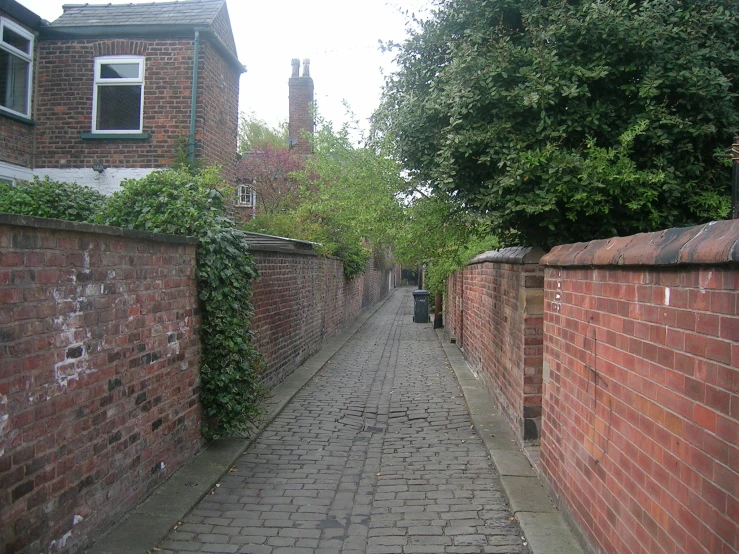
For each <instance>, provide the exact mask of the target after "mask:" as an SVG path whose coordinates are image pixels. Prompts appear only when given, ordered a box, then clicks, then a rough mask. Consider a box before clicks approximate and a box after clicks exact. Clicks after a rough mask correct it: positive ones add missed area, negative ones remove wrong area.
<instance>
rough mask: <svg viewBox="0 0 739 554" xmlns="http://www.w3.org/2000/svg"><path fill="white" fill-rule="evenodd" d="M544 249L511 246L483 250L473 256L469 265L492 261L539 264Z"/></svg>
mask: <svg viewBox="0 0 739 554" xmlns="http://www.w3.org/2000/svg"><path fill="white" fill-rule="evenodd" d="M543 255H544V251H543V250H542V249H541V248H539V247H538V246H535V247H533V248H532V247H530V246H511V247H508V248H501V249H500V250H490V251H488V252H483V253H482V254H478V255H477V256H475V257H474V258H472V259H471V260H470V261H469V262H467V265H475V264H484V263H487V262H491V263H502V264H522V265H523V264H538V263H539V260H540V259H541V257H542V256H543Z"/></svg>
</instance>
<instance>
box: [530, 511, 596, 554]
mask: <svg viewBox="0 0 739 554" xmlns="http://www.w3.org/2000/svg"><path fill="white" fill-rule="evenodd" d="M516 517H518V520H519V521H520V522H521V527H522V528H523V529H525V533H526V538H527V539H528V541H529V544H530V545H531V550H532V551H533V552H545V553H546V554H574V553H577V552H582V548H580V545H579V544H577V541H576V540H575V537H574V536H573V535H572V533H571V532H570V529H569V528H568V527H567V525H566V524H565V522H564V520H563V519H562V516H561V515H560V514H559V512H550V513H533V512H519V513H518V514H516ZM553 537H556V540H554V539H553Z"/></svg>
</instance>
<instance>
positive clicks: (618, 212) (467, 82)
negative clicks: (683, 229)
mask: <svg viewBox="0 0 739 554" xmlns="http://www.w3.org/2000/svg"><path fill="white" fill-rule="evenodd" d="M738 41H739V10H737V8H736V5H735V1H734V0H705V1H701V2H697V1H689V0H682V1H680V0H643V1H637V2H634V0H571V1H551V2H541V1H536V0H488V1H483V2H481V1H479V0H447V1H443V2H441V3H440V6H439V8H438V9H437V10H436V11H435V12H434V13H433V15H432V17H431V18H430V19H428V20H427V21H422V22H419V27H418V30H416V31H414V32H412V33H411V35H410V37H409V38H408V39H407V40H406V41H405V43H404V44H403V45H402V46H401V47H400V50H399V53H398V56H397V63H398V66H399V69H398V71H397V72H396V73H395V74H393V75H392V76H391V77H390V78H389V79H388V81H387V83H386V86H385V89H384V93H383V101H382V104H381V106H380V108H379V109H378V110H377V112H376V113H375V115H374V118H373V125H374V133H375V136H376V137H382V138H384V139H385V140H387V141H389V142H390V143H391V144H392V148H393V152H394V154H395V155H396V156H397V157H398V159H400V160H401V161H402V163H403V164H404V166H405V167H406V168H407V169H408V171H409V172H410V174H411V175H412V176H413V177H414V178H416V179H418V180H419V181H421V182H425V183H427V184H428V185H429V186H430V187H431V188H432V189H433V190H434V191H440V192H444V193H447V194H448V195H449V198H450V199H451V200H452V201H453V202H455V203H456V204H457V205H458V206H460V207H461V208H463V209H470V210H474V211H476V212H477V213H480V214H484V215H485V217H487V218H489V220H490V221H491V225H492V227H493V229H494V230H495V232H496V233H497V234H499V236H500V237H501V239H502V240H503V241H504V242H505V243H524V244H529V245H540V246H545V247H546V246H551V245H553V244H557V243H562V242H572V241H580V240H590V239H594V238H601V237H608V236H613V235H619V234H632V233H636V232H643V231H651V230H657V229H661V228H665V227H673V226H682V225H689V224H695V223H699V222H704V221H706V220H710V219H716V218H722V217H724V216H726V215H727V214H728V209H729V204H730V198H729V183H730V170H729V167H728V163H726V160H722V159H721V158H720V157H719V154H721V153H722V152H723V151H724V149H725V148H726V147H727V146H729V145H730V144H731V142H732V136H733V135H734V134H735V133H736V132H737V130H739V94H738V92H739V91H737V83H739V48H737V44H738Z"/></svg>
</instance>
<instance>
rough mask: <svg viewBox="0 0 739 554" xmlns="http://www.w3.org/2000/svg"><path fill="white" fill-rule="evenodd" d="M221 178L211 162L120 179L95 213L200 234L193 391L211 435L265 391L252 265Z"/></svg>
mask: <svg viewBox="0 0 739 554" xmlns="http://www.w3.org/2000/svg"><path fill="white" fill-rule="evenodd" d="M222 186H223V185H222V184H221V182H220V180H219V178H218V168H209V169H205V170H203V171H202V172H198V173H190V172H189V171H187V170H185V169H179V170H168V171H158V172H154V173H151V174H149V175H148V176H146V177H144V178H143V179H137V180H127V181H124V182H123V184H122V187H123V188H122V190H121V191H119V192H116V193H115V194H114V195H113V197H112V198H111V199H110V200H109V202H108V204H107V206H106V209H105V210H104V211H103V212H102V213H100V214H99V216H98V220H99V221H100V222H101V223H106V224H108V225H118V226H121V227H128V228H131V229H139V230H145V231H152V232H159V233H170V234H177V235H190V236H196V237H198V238H199V241H200V242H199V246H198V251H197V279H198V293H199V297H200V301H201V314H202V326H201V341H202V347H203V353H202V365H201V370H200V376H201V380H202V386H201V391H200V399H201V402H202V404H203V410H204V414H205V416H206V426H205V429H204V433H205V435H206V436H208V437H210V438H217V437H220V436H227V435H233V434H237V433H241V432H244V431H245V430H246V429H247V427H248V425H249V423H251V422H253V421H254V420H255V419H256V418H257V417H258V416H259V400H260V399H261V398H262V397H263V396H264V390H263V388H262V384H261V379H260V372H261V370H262V367H263V362H262V359H261V357H260V356H259V353H258V352H257V351H256V350H255V348H254V346H253V345H252V332H251V329H250V326H249V320H250V318H251V315H252V307H251V282H252V280H253V279H254V278H255V277H256V275H257V273H256V266H255V264H254V260H253V258H252V257H251V255H250V254H249V252H248V249H247V243H246V236H245V235H244V233H243V231H240V230H239V229H237V228H236V227H235V225H234V223H233V221H232V220H231V219H229V218H227V217H226V216H225V215H224V194H223V191H222V190H221V187H222Z"/></svg>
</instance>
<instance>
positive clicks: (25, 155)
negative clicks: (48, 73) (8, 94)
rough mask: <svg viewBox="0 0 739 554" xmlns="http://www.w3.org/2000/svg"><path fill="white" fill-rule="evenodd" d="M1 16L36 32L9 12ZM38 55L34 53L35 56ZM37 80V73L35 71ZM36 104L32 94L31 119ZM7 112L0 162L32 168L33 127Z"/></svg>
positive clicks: (0, 120)
mask: <svg viewBox="0 0 739 554" xmlns="http://www.w3.org/2000/svg"><path fill="white" fill-rule="evenodd" d="M0 16H2V17H3V18H7V19H9V20H11V21H12V22H13V23H15V24H17V25H20V26H21V27H23V28H24V29H26V30H27V31H29V32H32V33H33V32H34V31H33V29H30V28H29V27H28V26H27V25H23V24H21V23H20V22H19V21H18V20H17V19H13V18H12V17H10V16H8V14H7V12H5V11H3V10H0ZM35 44H37V43H35ZM35 55H37V54H36V53H35V52H34V56H35ZM34 80H35V71H34ZM35 103H36V97H35V94H33V93H32V94H31V118H33V106H34V105H35ZM5 113H7V112H4V111H2V110H0V162H6V163H9V164H14V165H20V166H22V167H32V165H31V164H32V163H33V133H34V128H33V125H30V124H28V123H21V122H20V121H16V120H14V119H11V118H9V117H7V116H6V115H4V114H5Z"/></svg>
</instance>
